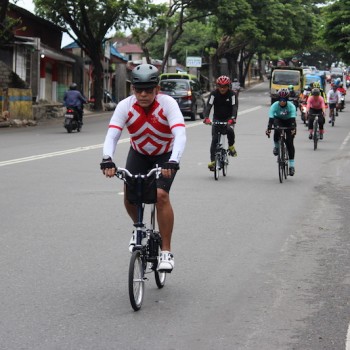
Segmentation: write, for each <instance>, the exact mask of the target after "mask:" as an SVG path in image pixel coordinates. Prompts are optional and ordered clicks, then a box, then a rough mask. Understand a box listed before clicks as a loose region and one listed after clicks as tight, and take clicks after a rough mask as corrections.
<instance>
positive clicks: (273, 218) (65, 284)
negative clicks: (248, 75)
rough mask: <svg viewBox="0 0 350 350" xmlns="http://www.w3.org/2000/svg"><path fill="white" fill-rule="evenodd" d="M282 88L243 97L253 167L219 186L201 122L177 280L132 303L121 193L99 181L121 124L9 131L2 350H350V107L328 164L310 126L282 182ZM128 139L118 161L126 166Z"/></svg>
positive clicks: (185, 186)
mask: <svg viewBox="0 0 350 350" xmlns="http://www.w3.org/2000/svg"><path fill="white" fill-rule="evenodd" d="M269 102H270V99H269V96H268V87H267V83H263V84H260V85H256V86H254V88H252V89H248V90H247V91H244V92H242V93H241V95H240V107H239V117H238V123H237V126H236V149H237V152H238V157H236V158H232V159H231V161H230V165H229V169H228V175H227V176H226V177H225V178H223V177H220V179H219V181H215V180H214V177H213V173H211V172H209V171H208V169H207V163H208V162H209V145H210V127H208V126H205V125H203V123H202V121H201V120H197V121H193V122H192V121H189V120H187V121H186V124H187V127H188V128H187V138H188V142H187V146H186V151H185V153H184V156H183V159H182V162H181V170H180V171H179V173H178V175H177V177H176V179H175V182H174V185H173V188H172V192H171V199H172V203H173V207H174V211H175V230H174V234H173V253H174V255H175V269H174V271H173V272H172V273H171V274H170V275H168V278H167V283H166V286H165V287H164V288H163V289H162V290H158V289H157V287H156V284H155V282H154V280H153V278H152V276H151V277H150V280H149V281H148V282H147V284H146V296H145V300H144V304H143V306H142V309H141V310H140V311H139V312H134V311H132V309H131V306H130V304H129V299H128V290H127V271H128V264H129V256H130V254H129V252H128V242H129V239H130V234H131V229H132V226H131V223H130V220H129V219H128V217H127V216H126V213H125V210H124V207H123V204H122V195H121V191H122V183H121V181H118V180H117V179H106V178H104V177H103V176H102V175H101V173H100V170H99V162H100V159H101V153H102V150H101V147H102V143H103V140H104V136H105V133H106V130H107V125H108V121H109V118H110V113H102V114H101V115H96V114H91V115H89V116H86V118H85V124H84V127H83V130H82V132H81V133H79V134H78V133H74V134H67V133H66V132H65V130H64V129H63V126H62V121H61V120H59V121H49V122H45V123H41V124H39V125H38V126H37V127H29V128H21V129H0V180H1V181H0V191H1V202H0V213H1V226H0V281H1V283H0V286H1V287H0V349H1V350H17V349H30V350H32V349H35V350H58V349H59V350H61V349H62V350H68V349H71V350H78V349H82V350H90V349H91V350H105V349H106V350H107V349H108V350H109V349H122V350H124V349H125V350H129V349H130V350H132V349H155V350H158V349H159V350H161V349H165V348H166V349H168V350H187V349H202V350H213V349H215V350H216V349H218V350H221V349H223V350H224V349H225V350H226V349H230V350H232V349H233V350H243V349H244V350H245V349H247V350H256V349H259V350H291V349H293V350H321V349H324V350H340V349H342V350H343V349H346V350H349V349H350V335H349V334H348V333H349V330H348V329H349V322H350V305H349V295H350V273H349V266H350V255H349V247H350V238H349V227H350V217H349V208H350V178H349V175H348V174H349V171H350V162H349V156H350V152H349V150H350V146H349V139H350V136H349V135H350V133H349V131H350V113H349V111H350V107H348V108H349V109H347V108H346V109H345V110H344V112H342V113H340V116H339V117H338V118H337V120H336V125H335V126H334V127H333V128H332V127H330V126H329V125H328V124H327V125H326V134H325V138H324V140H323V141H321V142H320V144H319V148H318V149H317V150H316V151H314V150H313V147H312V143H311V141H309V140H308V138H307V131H306V128H305V127H304V126H303V124H301V121H300V117H298V133H297V136H296V140H295V146H296V157H295V159H296V164H295V168H296V174H295V176H294V177H289V178H288V179H287V181H285V182H284V183H283V184H280V183H279V180H278V172H277V164H276V158H275V157H274V156H273V155H272V146H273V145H272V140H271V139H267V138H266V136H265V134H264V131H265V128H266V125H267V120H268V118H267V112H268V107H269ZM126 138H127V134H125V135H124V137H123V140H124V141H123V142H122V143H120V145H119V146H118V149H117V152H116V163H117V164H118V165H120V166H124V163H125V156H126V153H127V150H128V147H129V146H128V141H127V139H126Z"/></svg>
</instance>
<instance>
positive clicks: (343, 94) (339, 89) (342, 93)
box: [337, 82, 346, 110]
mask: <svg viewBox="0 0 350 350" xmlns="http://www.w3.org/2000/svg"><path fill="white" fill-rule="evenodd" d="M337 91H339V92H340V95H341V96H340V97H342V96H344V101H343V107H342V108H345V95H346V89H344V87H343V83H342V82H340V83H339V85H338V90H337ZM341 100H342V99H340V100H339V107H340V104H341V103H342V101H341ZM339 109H340V108H339ZM340 110H341V109H340Z"/></svg>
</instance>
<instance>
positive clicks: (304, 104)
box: [300, 103, 306, 124]
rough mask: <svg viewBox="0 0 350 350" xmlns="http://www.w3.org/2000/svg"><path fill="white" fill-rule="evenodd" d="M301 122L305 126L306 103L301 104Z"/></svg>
mask: <svg viewBox="0 0 350 350" xmlns="http://www.w3.org/2000/svg"><path fill="white" fill-rule="evenodd" d="M300 112H301V120H302V121H303V122H304V124H306V103H302V104H301V107H300Z"/></svg>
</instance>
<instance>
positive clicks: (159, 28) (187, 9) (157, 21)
mask: <svg viewBox="0 0 350 350" xmlns="http://www.w3.org/2000/svg"><path fill="white" fill-rule="evenodd" d="M219 1H222V0H219ZM225 1H226V0H225ZM215 6H217V1H216V0H207V1H206V2H202V1H200V0H187V1H183V0H173V1H172V2H171V3H170V5H169V7H167V6H164V5H163V7H162V8H160V7H159V9H161V11H162V13H161V14H159V16H158V17H154V16H152V17H148V22H147V23H141V25H139V26H138V27H134V28H133V30H132V33H133V36H134V37H135V38H136V39H137V41H138V42H139V43H140V45H141V47H142V49H143V51H144V53H145V55H146V59H147V61H148V62H150V55H149V52H150V50H149V47H150V45H151V41H152V40H153V39H154V38H156V37H157V35H159V34H160V33H164V34H165V33H166V34H167V37H166V45H165V50H164V54H163V55H162V56H163V62H162V67H161V71H162V72H163V71H164V68H165V66H166V63H167V61H168V59H169V56H170V54H171V52H172V49H173V47H174V45H175V43H176V42H177V41H178V40H179V39H180V37H181V36H182V34H183V32H184V27H185V25H186V23H192V22H194V21H196V20H200V19H202V18H205V17H207V16H210V15H211V14H212V11H213V10H214V9H215ZM164 37H165V35H164Z"/></svg>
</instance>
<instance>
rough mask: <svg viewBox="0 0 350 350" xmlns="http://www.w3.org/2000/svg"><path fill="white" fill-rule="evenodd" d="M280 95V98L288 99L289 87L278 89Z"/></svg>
mask: <svg viewBox="0 0 350 350" xmlns="http://www.w3.org/2000/svg"><path fill="white" fill-rule="evenodd" d="M277 94H278V97H279V98H280V100H281V99H282V100H285V101H286V100H287V99H288V96H289V90H288V89H279V90H278V91H277Z"/></svg>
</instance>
